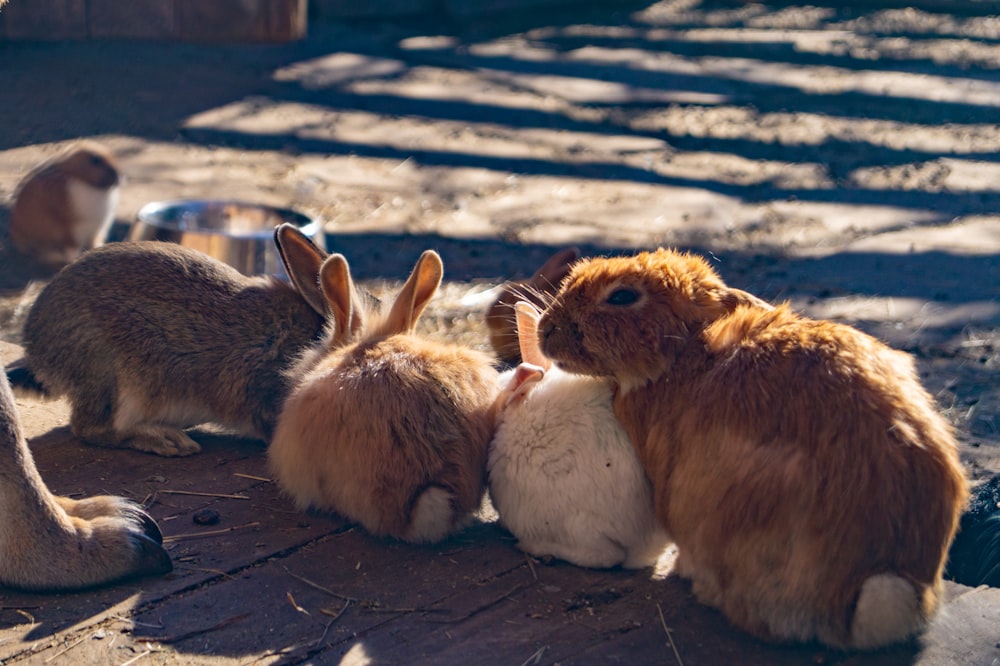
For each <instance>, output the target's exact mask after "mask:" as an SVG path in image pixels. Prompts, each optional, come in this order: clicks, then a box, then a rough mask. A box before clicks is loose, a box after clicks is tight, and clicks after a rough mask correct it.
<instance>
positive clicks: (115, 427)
mask: <svg viewBox="0 0 1000 666" xmlns="http://www.w3.org/2000/svg"><path fill="white" fill-rule="evenodd" d="M72 403H73V409H72V413H71V415H70V423H71V426H72V429H73V434H74V435H76V436H77V437H79V438H80V439H82V440H83V441H85V442H87V443H88V444H93V445H95V446H106V447H111V448H125V449H135V450H136V451H146V452H148V453H155V454H157V455H161V456H169V457H174V456H189V455H191V454H193V453H198V452H199V451H201V446H200V445H199V444H198V442H196V441H194V440H193V439H191V438H190V437H189V436H188V435H187V434H185V433H184V432H183V431H182V430H181V429H179V428H176V427H172V426H169V425H163V424H159V423H150V422H148V421H144V420H143V417H144V416H146V415H145V414H144V413H143V411H144V410H139V409H135V408H134V406H133V405H130V404H129V401H126V400H120V401H119V404H118V405H117V407H116V406H114V405H113V404H112V400H111V396H110V395H108V394H105V395H102V396H98V395H93V394H91V395H88V396H73V399H72Z"/></svg>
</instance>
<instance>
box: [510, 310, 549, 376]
mask: <svg viewBox="0 0 1000 666" xmlns="http://www.w3.org/2000/svg"><path fill="white" fill-rule="evenodd" d="M514 314H515V316H516V317H517V342H518V346H519V347H520V348H521V360H522V361H523V362H524V363H530V364H531V365H533V366H537V367H539V368H541V369H542V370H543V371H544V370H548V369H549V368H550V367H551V366H552V362H551V361H550V360H549V359H547V358H545V355H544V354H543V353H542V348H541V347H540V346H539V344H538V320H539V319H540V318H541V315H540V314H539V313H538V310H536V309H535V306H533V305H532V304H531V303H528V302H527V301H518V302H517V304H516V305H515V306H514Z"/></svg>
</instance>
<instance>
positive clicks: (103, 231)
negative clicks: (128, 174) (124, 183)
mask: <svg viewBox="0 0 1000 666" xmlns="http://www.w3.org/2000/svg"><path fill="white" fill-rule="evenodd" d="M66 189H67V191H68V193H69V201H70V205H72V207H73V212H74V213H75V214H76V218H77V220H78V222H79V224H77V225H76V227H74V228H73V236H74V238H75V239H76V242H77V244H78V245H79V246H80V247H83V248H90V247H98V246H99V245H103V244H104V240H105V239H106V238H107V236H108V231H109V230H110V229H111V223H112V222H114V219H115V210H116V209H117V208H118V197H119V188H118V186H117V185H116V186H115V187H111V188H108V189H106V190H102V189H98V188H96V187H93V186H91V185H89V184H87V183H85V182H83V181H82V180H79V179H77V178H70V179H69V182H68V184H67V186H66Z"/></svg>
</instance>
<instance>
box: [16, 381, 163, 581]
mask: <svg viewBox="0 0 1000 666" xmlns="http://www.w3.org/2000/svg"><path fill="white" fill-rule="evenodd" d="M162 541H163V538H162V537H161V536H160V531H159V529H157V527H156V523H154V522H153V519H152V518H150V517H149V516H148V515H146V513H145V512H144V511H143V510H142V509H141V508H140V507H139V506H138V505H136V504H134V503H132V502H130V501H128V500H126V499H123V498H121V497H110V496H100V497H90V498H87V499H82V500H74V499H70V498H68V497H57V496H55V495H53V494H52V493H51V492H49V490H48V488H46V486H45V483H44V482H43V481H42V478H41V477H40V476H39V475H38V470H36V469H35V463H34V461H33V460H32V458H31V451H30V450H29V449H28V444H27V442H25V440H24V435H23V433H22V431H21V424H20V421H19V419H18V415H17V410H16V407H15V404H14V396H13V394H12V393H11V390H10V385H9V384H8V383H7V378H6V377H4V378H2V379H0V585H6V586H9V587H18V588H22V589H28V590H39V591H41V590H69V589H77V588H84V587H91V586H94V585H100V584H103V583H109V582H112V581H115V580H118V579H121V578H126V577H131V576H140V575H150V574H162V573H166V572H168V571H170V570H171V568H172V566H171V563H170V557H169V556H168V555H167V553H166V551H164V550H163V548H162V546H161V545H160V544H161V543H162Z"/></svg>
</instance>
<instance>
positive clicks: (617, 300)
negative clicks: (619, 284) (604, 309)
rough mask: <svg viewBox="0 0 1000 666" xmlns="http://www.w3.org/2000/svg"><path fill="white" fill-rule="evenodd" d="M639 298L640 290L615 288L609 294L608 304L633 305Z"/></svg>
mask: <svg viewBox="0 0 1000 666" xmlns="http://www.w3.org/2000/svg"><path fill="white" fill-rule="evenodd" d="M638 300H639V292H637V291H636V290H635V289H628V288H625V287H623V288H621V289H615V290H614V291H613V292H611V294H610V295H609V296H608V298H607V300H606V302H607V304H608V305H632V304H633V303H635V302H636V301H638Z"/></svg>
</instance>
